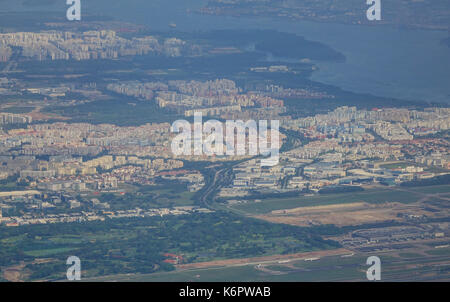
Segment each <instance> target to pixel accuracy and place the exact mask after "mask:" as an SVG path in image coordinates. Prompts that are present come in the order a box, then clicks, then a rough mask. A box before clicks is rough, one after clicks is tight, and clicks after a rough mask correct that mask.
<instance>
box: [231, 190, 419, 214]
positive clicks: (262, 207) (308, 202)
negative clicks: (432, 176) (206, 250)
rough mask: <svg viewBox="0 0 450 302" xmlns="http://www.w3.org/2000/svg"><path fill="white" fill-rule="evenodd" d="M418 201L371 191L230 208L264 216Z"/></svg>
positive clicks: (406, 195) (415, 197) (400, 194)
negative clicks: (304, 209) (284, 211)
mask: <svg viewBox="0 0 450 302" xmlns="http://www.w3.org/2000/svg"><path fill="white" fill-rule="evenodd" d="M419 199H420V195H418V194H416V193H415V192H405V191H396V190H393V189H373V190H372V189H371V190H367V191H364V192H357V193H341V194H327V195H314V196H298V197H289V198H283V199H266V200H263V201H261V202H258V203H254V202H249V203H247V204H239V205H234V206H232V207H230V208H231V209H232V210H236V211H237V212H240V213H246V214H251V215H255V214H266V213H269V212H271V211H274V210H281V209H293V208H298V207H310V206H323V205H332V204H343V203H353V202H367V203H385V202H401V203H412V202H416V201H418V200H419Z"/></svg>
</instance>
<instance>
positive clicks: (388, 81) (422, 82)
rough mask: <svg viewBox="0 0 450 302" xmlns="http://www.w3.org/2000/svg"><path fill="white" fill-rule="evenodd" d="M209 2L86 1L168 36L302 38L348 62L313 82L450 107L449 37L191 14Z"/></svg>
mask: <svg viewBox="0 0 450 302" xmlns="http://www.w3.org/2000/svg"><path fill="white" fill-rule="evenodd" d="M13 2H16V1H13ZM110 2H112V3H110ZM205 2H206V0H123V1H107V0H89V1H83V0H82V6H83V12H84V13H89V14H104V15H108V16H113V17H115V18H117V19H122V20H126V21H131V22H135V23H140V24H145V25H147V26H149V27H150V28H151V29H153V30H157V31H167V30H169V26H168V24H169V23H176V24H177V30H180V31H198V30H201V31H206V30H212V29H276V30H280V31H285V32H291V33H296V34H299V35H302V36H304V37H305V38H307V39H309V40H314V41H319V42H322V43H325V44H327V45H329V46H331V47H333V48H334V49H336V50H337V51H340V52H342V53H343V54H344V55H345V56H346V57H347V60H346V62H345V63H318V66H319V71H317V72H315V73H314V74H313V75H312V78H311V79H312V80H314V81H318V82H323V83H326V84H331V85H335V86H338V87H341V88H343V89H345V90H349V91H354V92H363V93H371V94H374V95H379V96H387V97H395V98H401V99H412V100H426V101H437V102H447V103H450V85H449V84H450V68H449V67H450V48H448V47H447V46H444V45H442V44H441V43H440V42H441V40H442V39H444V38H446V37H448V33H447V32H443V31H423V30H406V29H397V28H391V27H386V26H356V25H342V24H327V23H315V22H306V21H300V22H298V21H297V22H291V21H288V20H286V21H283V20H279V19H277V20H273V19H270V18H234V17H223V16H200V15H197V14H194V13H188V12H187V10H188V9H189V8H191V9H195V8H199V7H201V6H202V5H203V4H204V3H205ZM0 3H2V2H1V1H0ZM64 3H65V1H63V0H58V1H57V2H55V5H53V6H45V7H23V6H22V5H20V4H17V3H16V4H10V3H5V4H3V3H2V7H1V8H0V11H11V10H19V9H20V10H36V9H38V10H41V11H42V10H45V9H48V10H55V11H61V13H62V15H65V7H66V6H65V5H64ZM361 13H362V14H363V13H365V12H361Z"/></svg>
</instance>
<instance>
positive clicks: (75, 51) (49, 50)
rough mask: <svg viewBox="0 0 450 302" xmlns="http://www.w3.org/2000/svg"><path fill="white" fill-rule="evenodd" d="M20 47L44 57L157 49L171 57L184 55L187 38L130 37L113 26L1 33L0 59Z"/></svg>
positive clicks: (98, 55) (142, 52) (33, 56)
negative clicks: (73, 30)
mask: <svg viewBox="0 0 450 302" xmlns="http://www.w3.org/2000/svg"><path fill="white" fill-rule="evenodd" d="M16 47H18V48H20V49H21V53H20V54H21V55H22V56H23V57H26V58H30V59H34V60H39V61H44V60H69V59H73V60H78V61H80V60H95V59H116V58H118V57H122V56H136V55H146V54H149V53H155V54H160V55H166V56H170V57H177V56H181V55H182V54H183V52H184V50H185V47H186V42H184V41H182V40H179V39H176V38H170V39H165V40H164V41H159V40H158V39H157V38H155V37H152V36H147V37H142V38H132V39H130V40H128V39H125V38H122V37H120V36H118V35H116V32H114V31H112V30H100V31H87V32H82V33H74V32H63V31H43V32H38V33H34V32H17V33H7V34H0V61H4V62H6V61H8V60H9V59H10V57H11V55H12V53H13V48H16Z"/></svg>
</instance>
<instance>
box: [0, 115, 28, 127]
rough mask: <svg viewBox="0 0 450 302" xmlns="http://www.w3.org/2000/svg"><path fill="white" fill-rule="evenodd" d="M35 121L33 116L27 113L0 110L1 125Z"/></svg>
mask: <svg viewBox="0 0 450 302" xmlns="http://www.w3.org/2000/svg"><path fill="white" fill-rule="evenodd" d="M32 121H33V118H32V117H31V116H29V115H25V114H13V113H1V112H0V125H6V124H29V123H31V122H32Z"/></svg>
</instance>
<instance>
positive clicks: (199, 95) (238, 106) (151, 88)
mask: <svg viewBox="0 0 450 302" xmlns="http://www.w3.org/2000/svg"><path fill="white" fill-rule="evenodd" d="M107 88H108V89H109V90H111V91H113V92H116V93H120V94H125V95H128V96H133V97H137V98H141V99H144V100H152V99H154V100H155V101H156V102H157V104H158V105H159V107H161V108H171V109H174V110H177V111H181V112H183V111H184V115H185V116H193V115H194V112H202V113H203V115H204V116H222V115H224V114H229V113H239V112H242V111H243V110H244V108H246V110H247V108H258V109H259V108H263V109H264V108H275V109H277V108H284V102H283V101H282V100H279V99H275V98H272V97H271V96H268V95H264V94H261V93H245V94H244V93H242V91H241V89H240V88H238V87H237V86H236V83H235V82H233V81H231V80H227V79H216V80H214V81H206V82H198V81H169V82H168V83H167V84H166V83H161V82H149V83H140V82H135V81H134V82H126V83H112V84H109V85H108V86H107Z"/></svg>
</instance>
